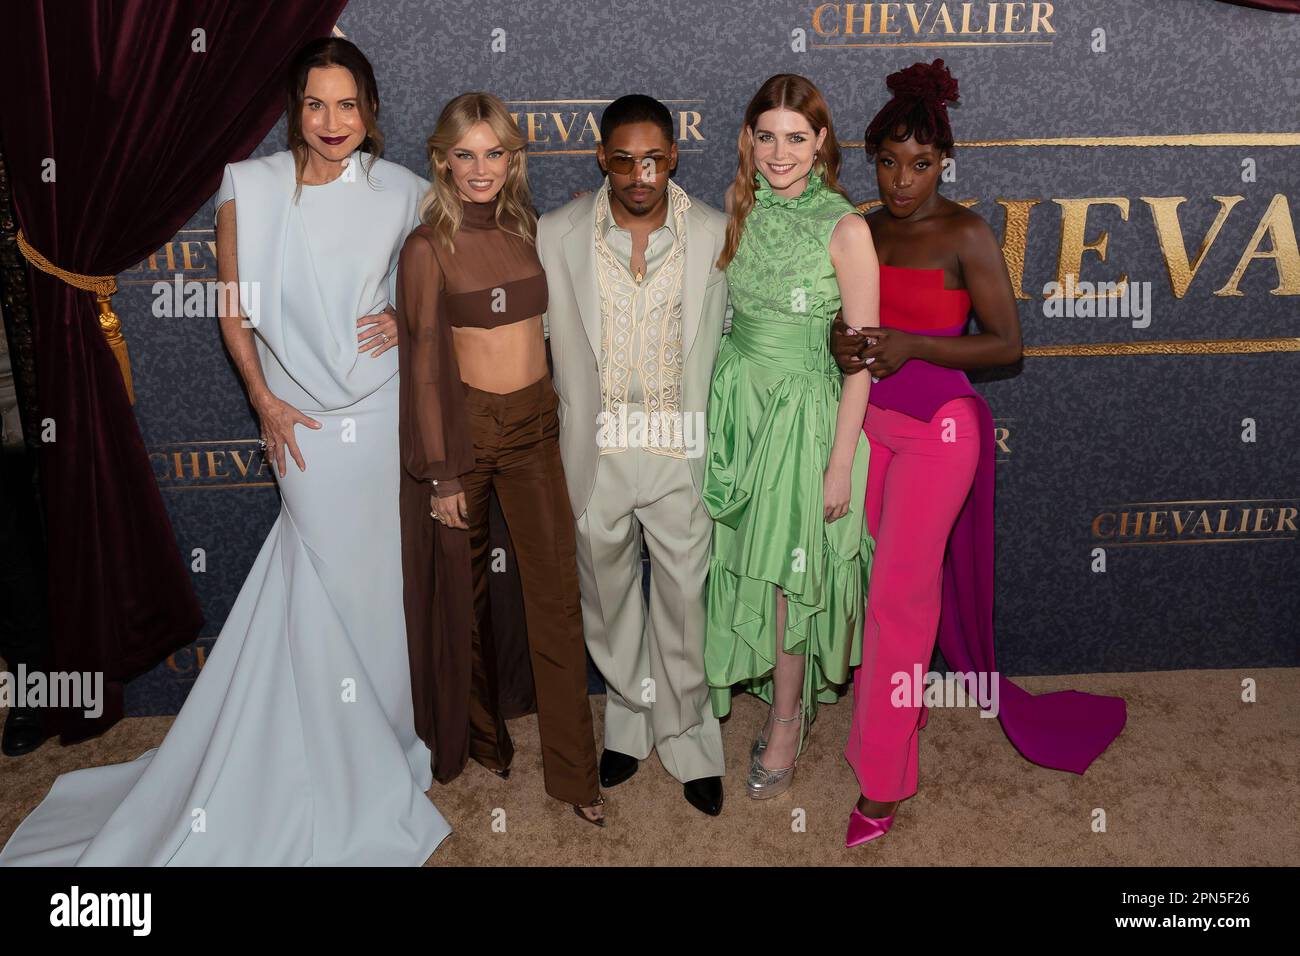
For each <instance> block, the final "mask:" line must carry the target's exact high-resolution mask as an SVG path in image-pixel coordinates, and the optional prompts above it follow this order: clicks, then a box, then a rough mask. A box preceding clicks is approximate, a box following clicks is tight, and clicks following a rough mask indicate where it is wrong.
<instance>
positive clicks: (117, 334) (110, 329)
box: [18, 229, 135, 405]
mask: <svg viewBox="0 0 1300 956" xmlns="http://www.w3.org/2000/svg"><path fill="white" fill-rule="evenodd" d="M18 251H19V252H21V253H22V254H23V258H24V259H26V260H27V261H28V262H30V263H31V264H32V265H33V266H35V267H36V268H37V269H40V270H41V271H42V272H44V273H45V274H46V275H51V276H54V278H56V279H60V280H62V281H63V282H66V283H67V284H68V285H70V286H72V287H73V288H74V289H81V290H83V291H85V292H93V293H94V294H95V300H96V302H98V304H99V329H100V331H101V332H103V333H104V339H105V340H106V341H107V342H108V347H109V348H110V349H112V350H113V357H114V358H116V359H117V365H118V368H120V369H121V371H122V383H123V384H124V385H125V386H126V397H127V400H128V401H129V402H130V403H131V404H132V405H134V404H135V388H134V386H133V385H132V383H131V358H130V356H129V355H128V354H127V351H126V339H125V338H123V337H122V321H121V319H119V318H118V317H117V313H116V312H114V311H113V294H114V293H115V292H117V278H116V277H115V276H86V275H81V274H80V273H77V272H69V271H68V270H67V269H60V268H59V267H58V266H56V265H55V264H54V263H53V262H51V261H50V260H49V259H46V258H45V257H44V256H43V255H41V253H40V251H39V250H38V249H37V248H36V247H35V246H33V245H32V244H31V243H30V242H28V241H27V237H26V236H24V235H23V231H22V230H21V229H19V230H18Z"/></svg>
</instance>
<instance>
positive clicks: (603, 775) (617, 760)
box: [600, 747, 639, 789]
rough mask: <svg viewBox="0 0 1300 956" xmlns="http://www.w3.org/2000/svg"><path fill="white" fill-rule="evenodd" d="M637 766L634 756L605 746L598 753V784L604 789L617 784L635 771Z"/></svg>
mask: <svg viewBox="0 0 1300 956" xmlns="http://www.w3.org/2000/svg"><path fill="white" fill-rule="evenodd" d="M638 766H639V764H638V762H637V759H636V758H635V757H629V756H628V755H627V754H621V753H619V752H618V751H617V750H610V749H609V748H608V747H606V748H605V752H604V753H602V754H601V755H600V785H601V786H602V787H605V788H606V789H608V788H609V787H614V786H617V785H618V784H620V783H622V782H623V781H624V780H626V779H628V778H629V777H631V776H632V774H634V773H636V770H637V767H638Z"/></svg>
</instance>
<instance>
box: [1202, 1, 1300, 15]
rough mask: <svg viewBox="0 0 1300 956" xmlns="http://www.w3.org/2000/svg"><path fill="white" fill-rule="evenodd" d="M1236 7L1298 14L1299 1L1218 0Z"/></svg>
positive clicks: (1299, 8) (1299, 11)
mask: <svg viewBox="0 0 1300 956" xmlns="http://www.w3.org/2000/svg"><path fill="white" fill-rule="evenodd" d="M1219 2H1220V3H1231V4H1233V5H1234V6H1238V7H1254V8H1255V9H1256V10H1271V11H1273V12H1274V13H1300V0H1219Z"/></svg>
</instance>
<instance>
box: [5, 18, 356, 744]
mask: <svg viewBox="0 0 1300 956" xmlns="http://www.w3.org/2000/svg"><path fill="white" fill-rule="evenodd" d="M346 2H347V0H319V2H307V0H303V2H297V0H295V2H288V0H282V2H277V3H272V4H263V3H229V2H227V0H186V2H184V3H175V2H173V0H84V2H65V0H5V2H4V3H3V4H0V77H2V78H3V81H2V82H0V86H2V87H3V88H4V89H6V90H8V91H9V95H8V97H7V99H6V102H5V105H4V107H3V109H2V110H0V139H2V140H3V144H4V152H5V157H6V159H7V162H8V167H9V174H10V177H11V179H12V183H13V196H14V205H15V207H16V211H17V214H18V221H19V225H20V226H21V228H22V230H23V233H24V235H25V236H26V237H27V239H28V241H29V242H30V243H31V244H32V245H33V246H34V247H35V248H36V249H37V250H38V251H39V252H41V253H42V254H43V255H44V256H45V257H46V258H47V259H48V260H50V261H51V262H52V263H54V264H55V265H57V266H60V267H61V268H63V269H66V270H69V271H71V272H77V273H82V274H88V275H115V274H117V273H118V272H121V271H122V270H124V269H126V268H128V267H129V266H133V265H135V264H136V263H137V262H139V261H140V260H142V259H143V258H145V257H146V256H147V255H149V254H150V253H152V252H154V251H155V250H157V249H158V248H159V247H160V246H162V245H163V243H165V242H166V241H167V240H168V239H170V238H171V237H172V236H173V235H174V234H175V233H176V231H177V230H178V229H179V228H180V227H181V226H183V225H184V224H185V223H186V222H187V221H188V220H189V218H190V217H191V216H192V215H193V214H194V212H195V211H196V210H197V209H198V208H199V207H200V206H201V205H202V204H203V203H204V202H205V201H206V200H207V199H208V198H209V197H210V196H211V195H212V194H213V193H215V192H216V190H217V187H218V186H219V185H220V183H221V175H222V170H223V168H224V166H225V164H226V163H228V162H233V161H236V160H240V159H244V158H246V157H247V156H248V155H249V154H250V153H251V152H252V150H253V149H254V148H255V147H256V146H257V144H258V143H260V142H261V141H262V139H263V138H264V137H265V136H266V134H267V133H268V132H269V131H270V129H271V127H272V126H273V125H274V124H275V121H276V120H277V119H278V117H279V115H280V113H281V112H282V110H283V102H282V97H283V93H282V90H281V83H282V73H283V70H284V67H285V64H286V63H287V61H288V60H289V58H290V57H291V56H292V55H293V53H294V51H295V50H296V49H297V48H298V47H299V46H301V45H302V44H303V43H304V42H306V41H307V40H309V39H312V38H314V37H317V36H324V35H326V34H328V33H329V32H330V30H331V28H332V27H333V25H334V23H335V21H336V19H337V17H338V14H339V12H340V11H341V10H342V9H343V7H344V6H345V4H346ZM200 30H201V31H203V32H202V34H197V33H196V31H200ZM201 46H202V47H203V48H204V49H202V51H201V49H200V47H201ZM51 161H52V162H51ZM28 275H29V280H30V283H31V286H30V287H31V298H32V311H33V316H34V323H35V339H36V373H37V402H38V406H39V414H40V418H41V419H42V420H43V421H44V422H46V423H48V424H47V429H49V430H51V431H52V434H47V435H46V436H45V440H44V443H43V445H42V453H41V457H40V470H41V482H42V487H43V489H44V501H45V508H46V521H47V527H48V534H49V603H50V634H51V642H52V645H53V661H52V667H53V669H54V670H59V671H102V672H103V674H104V689H105V694H104V698H105V699H104V712H103V714H102V715H101V716H100V717H99V718H97V719H94V720H91V719H87V718H85V717H83V716H82V712H81V710H65V711H58V712H55V714H56V716H55V728H54V729H55V730H56V731H57V732H59V733H61V734H62V735H63V740H64V742H65V743H68V742H71V741H74V740H80V739H83V738H85V737H88V736H92V735H94V734H97V733H100V732H101V731H103V730H106V729H107V728H108V727H109V726H111V725H112V724H113V723H115V722H116V721H117V720H118V719H120V717H121V715H122V688H123V685H124V683H125V682H126V681H127V680H129V679H130V678H131V677H134V676H135V675H137V674H139V673H141V672H143V671H145V670H147V669H149V668H150V667H152V666H153V665H155V664H157V663H158V662H159V661H160V660H161V659H162V658H164V657H165V656H166V655H167V654H169V653H171V652H172V651H174V650H176V649H177V648H180V647H183V646H185V645H186V644H188V643H189V642H190V641H192V640H193V639H194V637H195V636H196V634H197V633H198V628H199V626H200V624H201V622H202V618H201V616H200V613H199V607H198V602H197V600H196V598H195V595H194V590H193V587H192V586H191V583H190V579H189V568H188V562H187V561H185V560H183V559H182V556H181V555H180V554H179V552H178V549H177V545H176V539H175V536H174V535H173V533H172V529H171V525H170V523H169V521H168V518H167V513H166V510H165V509H164V507H163V502H162V496H161V494H160V493H159V491H158V487H157V484H156V483H155V481H154V477H153V472H152V470H151V469H150V466H149V463H148V459H147V457H146V453H145V447H144V442H143V440H142V439H141V436H140V432H139V429H138V427H137V425H136V420H135V416H134V414H133V413H132V410H131V406H130V404H129V402H128V400H127V395H126V390H125V387H124V385H123V381H122V376H121V373H120V371H119V369H118V366H117V362H116V360H115V359H114V357H113V355H112V353H111V352H110V350H109V348H108V346H107V344H106V343H105V340H104V337H103V335H102V334H101V332H100V329H99V322H98V310H97V308H96V304H95V298H94V296H93V295H91V294H90V293H87V292H81V291H77V290H75V289H73V288H71V287H70V286H68V285H66V284H64V283H63V282H62V281H60V280H58V279H54V278H52V277H50V276H48V275H46V274H44V273H43V272H40V271H38V270H36V269H33V268H30V267H29V269H28ZM118 307H119V308H120V306H118ZM123 318H124V319H129V318H130V317H129V316H124V317H123ZM123 324H124V327H125V328H126V329H127V330H128V332H129V329H130V322H129V321H124V323H123ZM129 343H130V338H129V335H128V345H129ZM152 400H159V399H152Z"/></svg>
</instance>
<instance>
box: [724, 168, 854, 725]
mask: <svg viewBox="0 0 1300 956" xmlns="http://www.w3.org/2000/svg"><path fill="white" fill-rule="evenodd" d="M757 179H758V184H757V191H756V195H755V202H754V207H753V209H752V210H751V211H750V213H749V216H748V217H747V218H746V220H745V229H744V233H743V235H742V238H741V242H740V247H739V248H738V249H737V251H736V255H735V257H734V258H733V259H732V260H731V263H730V264H729V265H728V267H727V284H728V288H729V290H730V292H731V302H732V307H733V310H734V315H733V319H732V325H731V332H730V334H729V335H726V336H723V340H722V347H721V349H720V351H719V353H718V360H717V364H716V366H715V367H714V372H713V381H712V384H711V388H710V392H709V442H708V461H707V468H706V471H705V478H704V504H705V506H706V507H707V508H708V510H709V514H710V515H712V516H713V520H714V526H713V548H712V553H711V555H710V558H709V579H708V618H707V627H706V632H705V644H704V664H705V672H706V674H707V677H708V683H709V687H710V696H711V700H712V704H713V710H714V713H715V714H716V715H717V716H719V717H722V716H725V715H726V714H727V713H728V712H729V711H730V710H731V692H732V687H733V685H737V684H739V685H741V689H743V690H747V691H749V692H751V693H753V694H756V695H757V696H759V697H761V698H762V699H763V700H765V701H767V702H768V703H771V700H772V673H773V668H774V666H775V663H776V588H777V587H780V588H781V589H782V590H783V591H784V592H785V594H786V597H787V607H788V610H787V623H786V630H785V641H784V644H785V650H786V651H787V652H788V653H791V654H802V655H804V656H805V657H806V658H807V662H806V666H805V668H804V690H803V706H804V710H805V715H806V718H807V722H808V723H811V722H812V718H813V717H814V716H815V714H816V709H817V705H818V703H833V702H834V701H835V700H836V699H837V698H838V697H839V695H840V693H841V692H842V690H843V687H844V685H846V684H847V683H848V680H849V677H850V674H851V673H852V668H854V667H856V666H857V665H858V664H859V663H860V662H861V655H862V627H863V620H864V614H865V601H866V595H867V580H868V577H869V575H870V570H871V558H872V554H873V550H874V542H873V541H872V539H871V536H870V534H869V533H868V532H867V528H866V521H865V519H864V517H863V504H864V500H865V497H866V487H867V461H868V456H869V446H868V443H867V438H866V436H865V435H863V434H862V433H861V432H859V434H858V445H857V449H856V450H855V453H854V457H853V477H852V492H851V494H850V496H849V511H848V513H847V514H846V515H844V517H842V518H840V519H839V520H837V521H833V522H831V523H829V524H827V523H826V521H825V519H824V518H823V517H822V513H823V512H822V478H823V474H824V472H825V469H826V465H827V463H828V462H829V460H830V453H831V444H832V442H833V441H834V437H835V419H836V415H837V413H838V410H839V399H840V390H841V378H842V377H841V374H840V370H839V368H838V367H837V366H836V365H835V360H834V358H832V357H831V354H830V348H829V337H830V325H831V321H832V320H833V319H834V317H835V313H836V312H837V311H838V309H839V307H840V293H839V285H838V284H837V283H836V281H835V270H834V268H833V267H832V265H831V258H830V251H829V243H830V238H831V233H832V232H833V231H834V229H835V226H836V224H838V223H839V221H840V220H841V219H842V218H844V216H846V215H850V214H853V213H855V209H854V207H853V205H852V204H851V203H850V202H849V201H848V200H847V199H845V198H844V197H843V196H841V195H840V194H839V193H837V192H835V191H834V190H832V189H830V188H829V187H827V186H826V184H825V183H824V182H822V180H821V179H820V178H819V177H818V176H817V175H816V174H815V173H814V174H812V175H811V176H810V177H809V181H808V185H807V187H806V188H805V189H804V192H803V193H802V194H801V195H799V196H797V197H792V198H784V197H781V196H778V195H776V194H775V193H774V192H772V190H771V187H770V186H769V185H768V183H767V180H766V179H765V178H764V177H763V176H762V174H761V173H760V174H758V177H757Z"/></svg>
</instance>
